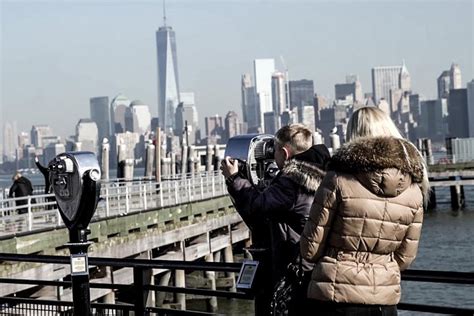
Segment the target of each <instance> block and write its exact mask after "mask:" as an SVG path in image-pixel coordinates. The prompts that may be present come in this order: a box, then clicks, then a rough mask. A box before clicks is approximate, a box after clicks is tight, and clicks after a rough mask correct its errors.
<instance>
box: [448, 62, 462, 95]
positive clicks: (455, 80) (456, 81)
mask: <svg viewBox="0 0 474 316" xmlns="http://www.w3.org/2000/svg"><path fill="white" fill-rule="evenodd" d="M449 79H450V84H449V88H450V89H461V88H462V79H461V68H460V67H459V65H458V64H455V63H453V64H452V65H451V69H450V70H449Z"/></svg>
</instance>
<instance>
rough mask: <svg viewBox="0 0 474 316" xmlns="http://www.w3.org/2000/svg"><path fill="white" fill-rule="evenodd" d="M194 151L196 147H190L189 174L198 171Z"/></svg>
mask: <svg viewBox="0 0 474 316" xmlns="http://www.w3.org/2000/svg"><path fill="white" fill-rule="evenodd" d="M194 151H195V147H194V146H193V145H191V146H188V172H189V173H190V174H194V173H195V171H196V169H195V167H196V166H195V164H194Z"/></svg>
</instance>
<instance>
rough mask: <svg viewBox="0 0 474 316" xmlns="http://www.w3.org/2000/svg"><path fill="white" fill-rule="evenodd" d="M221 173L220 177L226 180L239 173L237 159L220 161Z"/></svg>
mask: <svg viewBox="0 0 474 316" xmlns="http://www.w3.org/2000/svg"><path fill="white" fill-rule="evenodd" d="M221 171H222V175H223V176H224V177H225V178H226V179H227V178H229V177H231V176H233V175H234V174H237V172H239V162H238V161H237V159H233V158H231V157H225V158H224V159H223V160H222V161H221Z"/></svg>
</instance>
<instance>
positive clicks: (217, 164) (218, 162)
mask: <svg viewBox="0 0 474 316" xmlns="http://www.w3.org/2000/svg"><path fill="white" fill-rule="evenodd" d="M221 160H222V157H221V155H220V153H219V146H218V145H214V170H215V171H216V170H219V168H220V166H221ZM211 171H212V170H211Z"/></svg>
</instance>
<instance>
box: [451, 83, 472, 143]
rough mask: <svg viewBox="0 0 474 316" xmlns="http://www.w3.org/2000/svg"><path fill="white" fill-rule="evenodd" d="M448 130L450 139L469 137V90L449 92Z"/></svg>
mask: <svg viewBox="0 0 474 316" xmlns="http://www.w3.org/2000/svg"><path fill="white" fill-rule="evenodd" d="M448 113H449V115H448V130H449V136H450V137H459V138H463V137H469V125H468V124H469V120H468V114H469V112H468V103H467V89H454V90H450V91H449V98H448Z"/></svg>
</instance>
